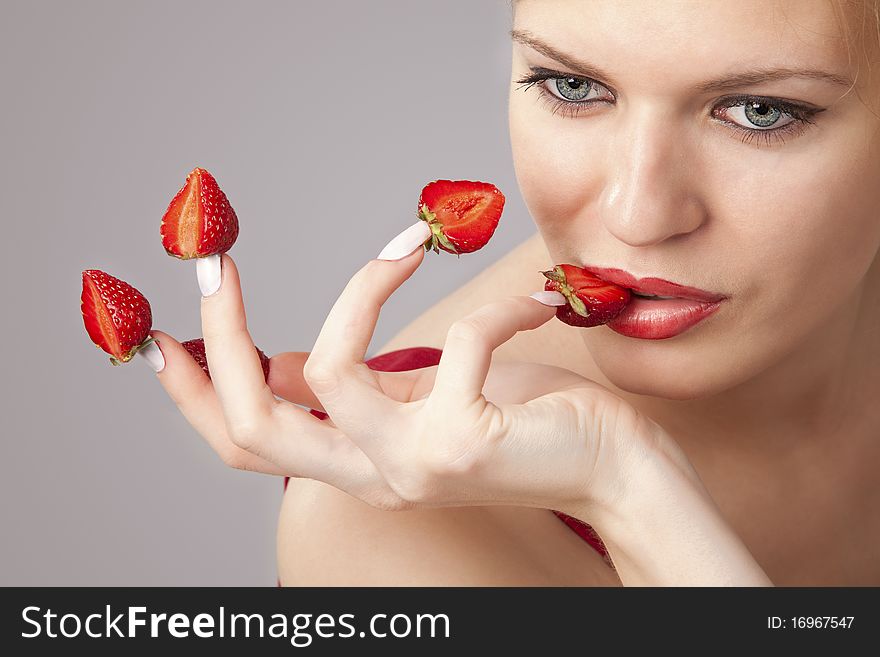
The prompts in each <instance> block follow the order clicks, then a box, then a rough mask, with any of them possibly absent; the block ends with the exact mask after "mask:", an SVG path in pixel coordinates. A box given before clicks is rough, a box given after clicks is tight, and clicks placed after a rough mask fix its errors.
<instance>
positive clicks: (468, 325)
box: [446, 317, 484, 344]
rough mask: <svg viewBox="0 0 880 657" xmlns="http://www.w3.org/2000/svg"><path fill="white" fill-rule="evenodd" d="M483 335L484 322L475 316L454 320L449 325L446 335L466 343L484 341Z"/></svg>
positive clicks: (448, 337)
mask: <svg viewBox="0 0 880 657" xmlns="http://www.w3.org/2000/svg"><path fill="white" fill-rule="evenodd" d="M483 335H484V327H483V324H482V322H481V321H479V320H478V319H476V318H474V317H468V318H465V319H459V320H457V321H456V322H454V323H453V324H452V326H450V327H449V331H448V332H447V334H446V337H447V339H451V340H455V341H458V342H463V343H465V344H480V343H482V342H483V339H484V338H483Z"/></svg>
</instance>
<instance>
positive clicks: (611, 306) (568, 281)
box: [541, 265, 630, 327]
mask: <svg viewBox="0 0 880 657" xmlns="http://www.w3.org/2000/svg"><path fill="white" fill-rule="evenodd" d="M541 273H542V274H544V276H545V277H546V278H547V281H546V282H545V283H544V289H545V290H555V291H556V292H561V293H562V294H563V295H564V296H565V298H566V299H567V300H568V303H567V304H566V305H564V306H559V307H558V308H557V309H556V318H557V319H559V320H561V321H563V322H565V323H566V324H571V325H572V326H584V327H587V326H599V325H600V324H606V323H608V322H610V321H611V320H612V319H614V318H615V317H617V316H618V315H619V314H620V313H621V312H622V311H623V309H624V308H625V307H626V304H627V303H629V300H630V291H629V290H628V289H627V288H625V287H620V286H619V285H615V284H613V283H609V282H608V281H604V280H602V279H601V278H599V277H598V276H596V275H595V274H592V273H590V272H588V271H587V270H585V269H581V268H580V267H577V266H575V265H556V267H555V268H553V269H552V270H550V271H542V272H541Z"/></svg>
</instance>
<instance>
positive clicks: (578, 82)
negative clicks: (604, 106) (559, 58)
mask: <svg viewBox="0 0 880 657" xmlns="http://www.w3.org/2000/svg"><path fill="white" fill-rule="evenodd" d="M530 70H531V73H530V74H529V75H526V76H524V77H522V78H520V79H519V80H517V81H516V82H517V84H520V85H522V87H521V88H523V87H524V88H525V89H526V90H528V89H531V88H533V87H537V89H538V91H539V93H540V94H541V97H542V99H543V100H545V101H547V102H549V104H550V107H551V108H552V111H553V113H554V114H556V113H560V114H562V115H563V116H577V115H578V114H579V113H580V112H581V111H582V110H583V109H585V108H586V107H587V106H588V105H593V104H595V103H596V102H598V101H605V100H612V101H613V100H614V96H613V95H612V94H611V92H610V91H609V90H608V88H607V87H605V86H604V85H603V84H601V83H600V82H597V81H596V80H593V79H591V78H586V77H583V76H579V75H570V74H568V73H564V72H562V71H553V70H551V69H546V68H540V67H534V68H531V69H530Z"/></svg>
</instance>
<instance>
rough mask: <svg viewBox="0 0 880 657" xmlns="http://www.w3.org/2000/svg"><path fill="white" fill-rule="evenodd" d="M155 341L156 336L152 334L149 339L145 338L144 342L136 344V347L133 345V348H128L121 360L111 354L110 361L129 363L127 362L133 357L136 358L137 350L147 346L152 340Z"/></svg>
mask: <svg viewBox="0 0 880 657" xmlns="http://www.w3.org/2000/svg"><path fill="white" fill-rule="evenodd" d="M155 341H156V338H154V337H153V336H152V335H151V336H149V337H147V339H146V340H144V341H143V342H141V343H140V344H138V345H135V346H134V347H132V348H131V349H129V350H128V353H127V354H125V355H124V356H123V357H122V360H119V359H118V358H116V357H115V356H110V362H111V363H112V364H113V365H122V364H123V363H127V362H128V361H130V360H131V359H132V358H134V355H135V354H136V353H137V352H139V351H140V350H141V349H143V348H144V347H146V346H147V345H148V344H150V343H151V342H155Z"/></svg>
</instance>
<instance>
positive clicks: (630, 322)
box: [584, 266, 727, 340]
mask: <svg viewBox="0 0 880 657" xmlns="http://www.w3.org/2000/svg"><path fill="white" fill-rule="evenodd" d="M584 269H586V270H588V271H590V272H592V273H593V274H595V275H596V276H598V277H599V278H602V279H604V280H606V281H609V282H611V283H614V284H615V285H619V286H621V287H625V288H627V289H629V291H630V293H631V295H632V296H631V299H630V302H629V303H628V304H627V305H626V307H625V308H624V309H623V311H622V312H621V313H620V314H619V315H618V316H617V317H615V318H614V319H612V320H611V321H610V322H608V323H607V324H606V325H607V326H608V328H610V329H611V330H612V331H614V332H615V333H618V334H620V335H624V336H626V337H631V338H639V339H642V340H663V339H666V338H671V337H674V336H676V335H679V334H681V333H684V332H685V331H687V330H688V329H690V328H692V327H694V326H696V325H697V324H699V323H700V322H702V321H703V320H704V319H706V318H708V317H709V316H710V315H712V314H714V313H715V312H716V311H717V310H718V309H719V308H720V307H721V305H722V302H723V301H724V300H726V299H727V296H726V295H724V294H720V293H717V292H710V291H708V290H702V289H700V288H696V287H691V286H688V285H680V284H678V283H673V282H672V281H667V280H665V279H662V278H636V277H635V276H633V275H632V274H630V273H629V272H627V271H624V270H622V269H604V268H601V267H589V266H585V267H584Z"/></svg>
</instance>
